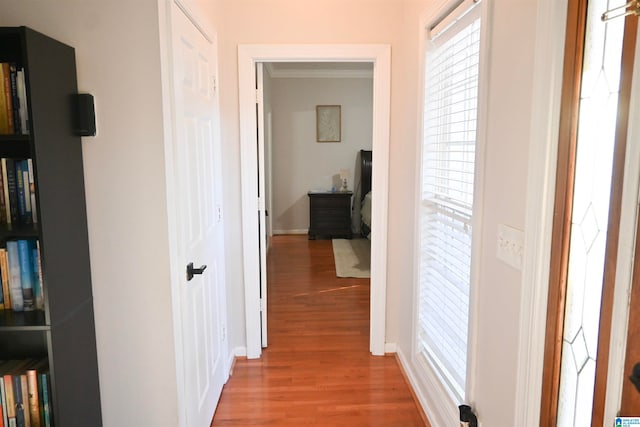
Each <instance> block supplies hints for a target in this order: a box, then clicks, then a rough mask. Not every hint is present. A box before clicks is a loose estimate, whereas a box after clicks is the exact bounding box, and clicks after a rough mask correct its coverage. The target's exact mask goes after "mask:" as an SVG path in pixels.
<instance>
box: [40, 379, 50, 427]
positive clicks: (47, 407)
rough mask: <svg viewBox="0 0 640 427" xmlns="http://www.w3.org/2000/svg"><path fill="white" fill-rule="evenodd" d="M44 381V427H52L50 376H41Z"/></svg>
mask: <svg viewBox="0 0 640 427" xmlns="http://www.w3.org/2000/svg"><path fill="white" fill-rule="evenodd" d="M40 381H42V408H43V411H42V412H43V413H44V427H51V404H50V403H49V376H48V374H40Z"/></svg>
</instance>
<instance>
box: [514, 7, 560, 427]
mask: <svg viewBox="0 0 640 427" xmlns="http://www.w3.org/2000/svg"><path fill="white" fill-rule="evenodd" d="M566 11H567V0H561V1H558V0H540V1H539V2H538V10H537V28H536V34H537V35H538V37H537V39H536V45H535V57H534V73H533V75H534V82H533V101H532V104H533V111H532V118H531V134H530V141H529V164H528V170H529V172H528V177H527V182H528V185H527V208H526V217H525V247H524V259H523V269H522V293H521V299H520V330H519V342H518V369H517V383H516V399H515V401H516V407H515V418H514V422H513V425H517V426H521V427H526V426H531V427H533V426H538V425H539V423H540V402H541V392H542V369H543V361H544V341H545V333H546V323H547V320H546V316H547V293H548V289H549V261H550V256H551V231H552V225H553V205H554V197H555V175H556V163H557V151H558V126H559V119H560V94H561V90H562V70H563V63H564V39H565V31H566V13H567V12H566Z"/></svg>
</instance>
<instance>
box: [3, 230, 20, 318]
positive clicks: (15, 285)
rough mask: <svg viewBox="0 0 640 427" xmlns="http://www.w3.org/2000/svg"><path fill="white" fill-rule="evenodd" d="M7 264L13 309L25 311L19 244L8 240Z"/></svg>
mask: <svg viewBox="0 0 640 427" xmlns="http://www.w3.org/2000/svg"><path fill="white" fill-rule="evenodd" d="M7 261H8V262H7V264H8V266H9V285H10V288H9V294H10V296H11V308H13V310H14V311H23V310H24V302H23V299H22V295H23V294H22V283H21V282H20V256H19V252H18V242H17V241H15V240H7Z"/></svg>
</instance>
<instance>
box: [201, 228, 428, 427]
mask: <svg viewBox="0 0 640 427" xmlns="http://www.w3.org/2000/svg"><path fill="white" fill-rule="evenodd" d="M268 280H269V281H268V283H269V291H268V300H267V302H268V322H269V347H268V348H267V349H265V350H264V351H263V353H262V357H261V358H260V359H257V360H247V359H238V360H237V361H236V363H235V366H234V369H233V373H232V375H231V377H230V379H229V381H228V383H227V384H226V385H225V387H224V389H223V392H222V397H221V399H220V403H219V405H218V408H217V410H216V413H215V416H214V419H213V421H212V423H211V426H229V425H232V426H252V425H261V426H282V425H284V426H286V425H297V426H303V425H316V426H403V427H404V426H428V424H427V423H426V421H424V420H423V416H424V414H423V413H422V412H421V410H419V408H418V406H417V405H416V403H415V401H414V399H413V396H412V392H411V390H410V388H409V386H408V385H407V383H406V381H405V379H404V376H403V374H402V371H401V370H400V368H399V365H398V362H397V360H396V358H395V357H394V356H393V355H387V356H384V357H374V356H371V354H370V353H369V279H344V278H337V277H336V276H335V267H334V261H333V251H332V246H331V240H313V241H310V240H307V237H306V236H275V237H274V238H273V239H272V241H271V248H270V252H269V257H268Z"/></svg>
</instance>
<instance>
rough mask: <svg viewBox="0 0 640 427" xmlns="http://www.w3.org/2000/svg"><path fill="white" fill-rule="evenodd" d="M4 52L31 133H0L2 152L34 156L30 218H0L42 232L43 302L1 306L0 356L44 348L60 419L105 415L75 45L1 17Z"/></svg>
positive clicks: (11, 232) (94, 420)
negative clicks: (32, 307)
mask: <svg viewBox="0 0 640 427" xmlns="http://www.w3.org/2000/svg"><path fill="white" fill-rule="evenodd" d="M0 62H10V63H15V64H16V65H17V66H18V67H22V68H23V69H24V74H25V86H26V92H27V103H28V118H29V126H28V135H22V134H19V135H0V158H3V157H6V158H16V159H26V158H30V159H32V163H33V172H34V178H35V190H36V209H37V218H38V222H37V223H36V224H24V225H22V224H17V225H16V224H14V225H7V224H0V247H5V245H6V242H7V241H8V240H16V239H38V241H39V242H40V262H41V268H42V282H43V285H42V287H43V293H44V309H43V310H36V311H31V312H16V311H11V310H0V360H9V359H16V358H19V359H32V358H46V359H47V360H48V365H49V372H50V378H51V403H52V405H53V408H52V412H53V423H54V425H55V426H57V427H65V426H92V427H94V426H95V427H99V426H101V425H102V415H101V409H100V389H99V381H98V365H97V352H96V338H95V326H94V312H93V297H92V291H91V272H90V263H89V243H88V234H87V218H86V203H85V192H84V173H83V165H82V147H81V140H80V137H78V136H76V135H75V134H74V131H73V123H74V120H73V108H72V98H73V96H74V95H76V94H77V91H78V90H77V81H76V65H75V51H74V49H73V48H72V47H70V46H67V45H65V44H63V43H60V42H58V41H56V40H54V39H52V38H49V37H47V36H45V35H43V34H41V33H38V32H36V31H34V30H32V29H29V28H26V27H0Z"/></svg>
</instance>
